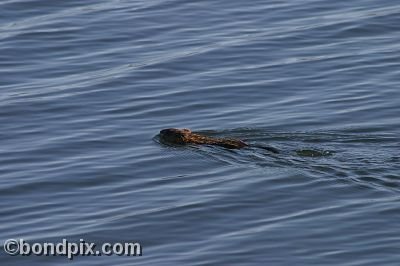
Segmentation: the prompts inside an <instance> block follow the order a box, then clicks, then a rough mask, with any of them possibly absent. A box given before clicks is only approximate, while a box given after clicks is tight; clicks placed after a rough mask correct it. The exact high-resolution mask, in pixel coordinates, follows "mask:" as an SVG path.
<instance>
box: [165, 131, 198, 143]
mask: <svg viewBox="0 0 400 266" xmlns="http://www.w3.org/2000/svg"><path fill="white" fill-rule="evenodd" d="M191 133H192V131H191V130H190V129H187V128H183V129H178V128H167V129H163V130H161V131H160V138H161V140H162V141H166V142H170V143H175V144H185V139H186V138H187V137H188V136H189V135H190V134H191Z"/></svg>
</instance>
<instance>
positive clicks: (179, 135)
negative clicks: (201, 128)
mask: <svg viewBox="0 0 400 266" xmlns="http://www.w3.org/2000/svg"><path fill="white" fill-rule="evenodd" d="M160 139H161V140H162V141H164V142H168V143H173V144H181V145H183V144H205V145H216V146H221V147H224V148H227V149H241V148H244V147H250V145H249V144H247V143H246V142H244V141H242V140H240V139H231V138H214V137H209V136H206V135H202V134H198V133H193V132H192V131H191V130H190V129H187V128H184V129H178V128H167V129H163V130H161V131H160ZM256 147H258V148H262V149H265V150H268V151H270V152H273V153H279V152H278V150H277V149H275V148H272V147H264V146H256Z"/></svg>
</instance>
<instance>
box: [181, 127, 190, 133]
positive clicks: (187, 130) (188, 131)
mask: <svg viewBox="0 0 400 266" xmlns="http://www.w3.org/2000/svg"><path fill="white" fill-rule="evenodd" d="M182 130H183V131H185V133H192V131H191V130H190V129H188V128H184V129H182Z"/></svg>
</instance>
